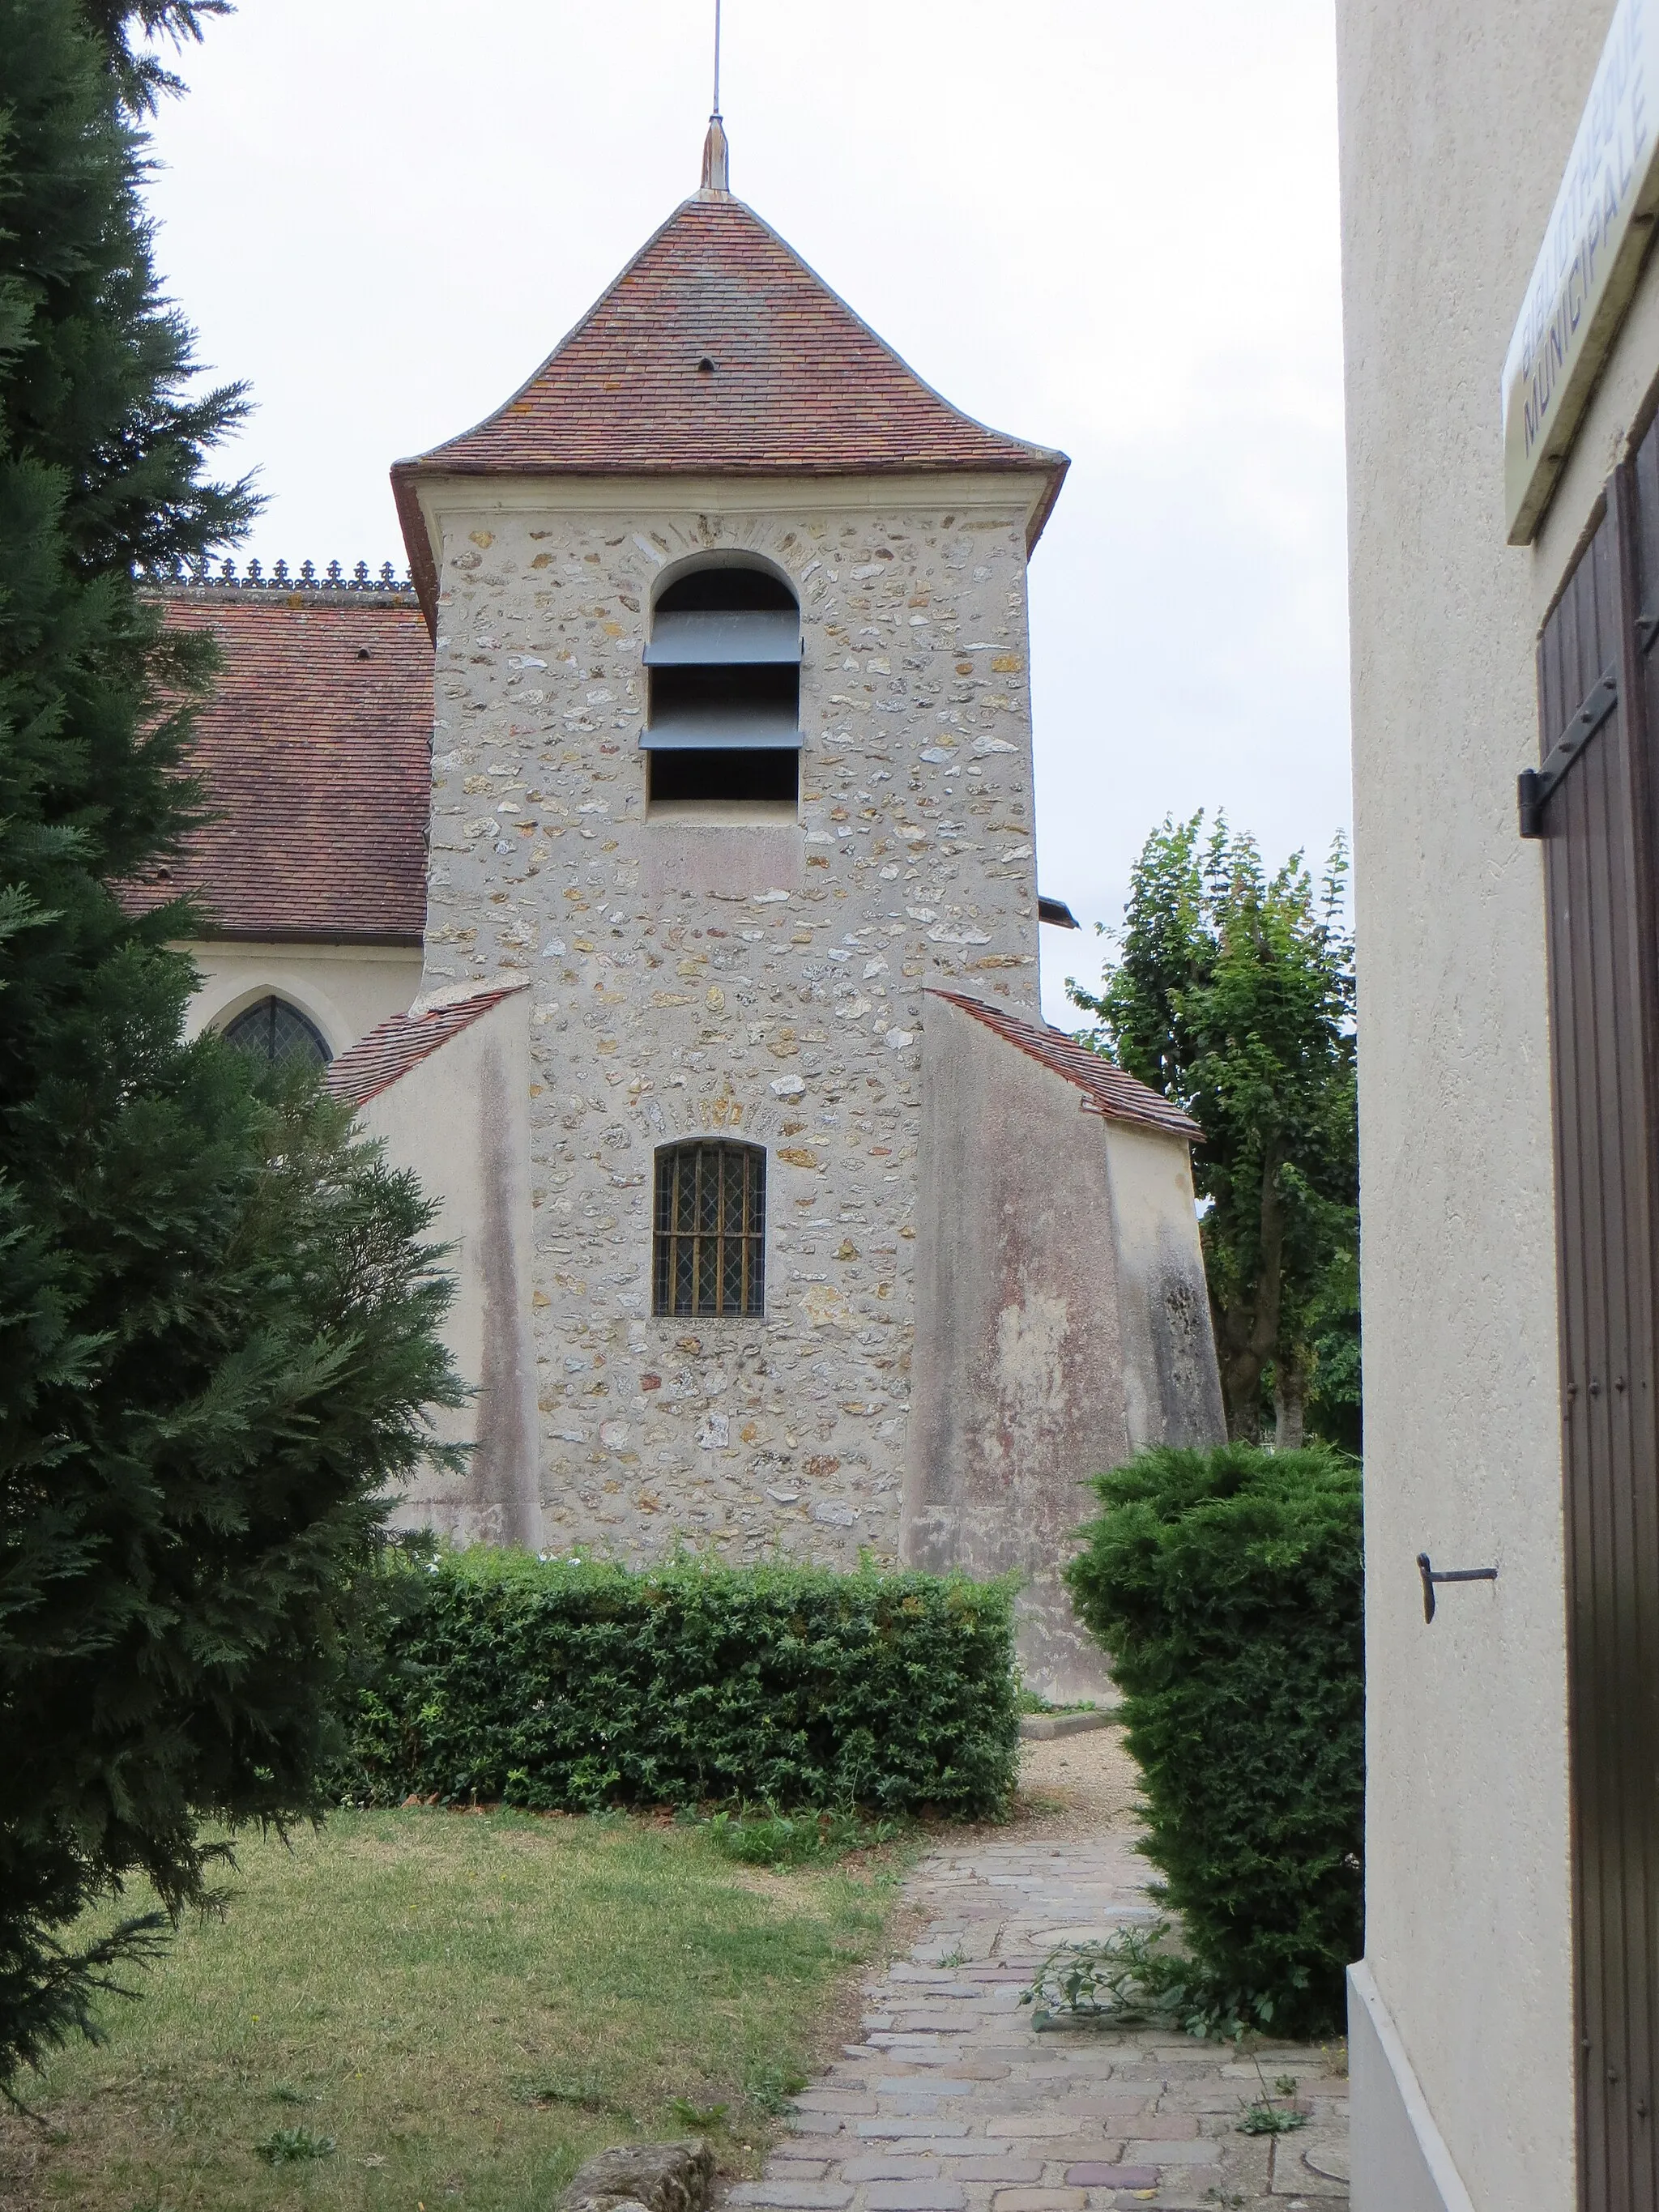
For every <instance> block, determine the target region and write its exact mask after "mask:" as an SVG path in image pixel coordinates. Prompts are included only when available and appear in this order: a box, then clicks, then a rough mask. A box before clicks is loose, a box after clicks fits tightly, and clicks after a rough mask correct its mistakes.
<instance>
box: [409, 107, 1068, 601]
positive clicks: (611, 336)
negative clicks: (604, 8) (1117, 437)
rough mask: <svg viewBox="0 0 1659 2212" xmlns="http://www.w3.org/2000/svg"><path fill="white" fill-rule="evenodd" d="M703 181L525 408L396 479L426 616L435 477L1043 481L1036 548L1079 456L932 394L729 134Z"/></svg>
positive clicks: (551, 366)
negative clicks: (755, 181) (751, 186)
mask: <svg viewBox="0 0 1659 2212" xmlns="http://www.w3.org/2000/svg"><path fill="white" fill-rule="evenodd" d="M716 134H718V143H716ZM703 175H704V179H705V182H704V184H703V186H702V190H701V191H697V192H696V193H694V194H693V195H692V197H690V199H688V200H684V201H682V203H681V204H680V205H679V206H678V208H676V209H675V210H674V212H673V214H672V215H671V216H669V218H668V220H667V222H665V223H664V224H663V226H662V228H660V229H659V231H657V232H656V234H654V236H653V237H652V238H650V239H648V240H647V242H646V243H645V245H644V246H641V249H640V251H639V252H637V253H636V254H635V257H634V258H633V259H632V260H631V261H630V262H629V264H628V266H627V267H626V268H625V269H624V270H623V272H622V274H621V275H620V276H618V277H617V279H616V281H615V282H614V283H612V284H611V287H610V289H608V290H607V291H606V292H605V293H604V294H603V295H602V296H601V297H600V298H599V300H598V301H596V302H595V304H594V305H593V306H592V307H591V308H590V309H589V310H588V312H587V313H586V315H584V316H583V318H582V319H581V320H580V322H579V323H578V324H577V325H576V326H575V328H574V330H573V331H571V332H570V333H569V335H568V337H565V338H563V339H562V341H561V342H560V343H559V344H558V345H557V346H556V348H555V349H554V350H553V352H552V353H551V354H550V355H549V356H548V357H547V359H546V360H545V361H544V362H543V363H542V365H541V367H540V368H538V369H537V371H536V372H535V374H533V375H532V377H531V378H530V380H528V382H527V383H526V384H524V385H523V386H520V389H519V390H518V391H517V392H514V393H513V397H512V398H510V399H508V400H507V401H506V402H505V403H504V404H502V405H501V406H500V407H498V408H497V409H496V410H495V413H494V414H493V415H490V416H486V417H485V419H484V420H483V422H480V423H478V424H477V426H476V427H475V428H472V429H471V430H466V431H464V432H463V433H462V434H461V435H460V436H459V437H458V438H452V439H450V440H449V441H447V443H446V444H444V445H441V446H435V447H433V448H432V450H431V451H430V452H429V453H422V454H419V455H417V456H416V458H414V459H410V460H404V461H399V462H398V464H397V465H395V467H394V468H393V470H392V484H393V489H394V490H395V491H396V493H397V495H398V509H399V513H400V515H401V518H402V520H403V525H404V537H405V538H406V540H407V542H408V544H409V550H410V562H411V567H412V569H413V573H414V575H415V580H416V585H417V586H420V587H421V590H422V599H427V598H428V594H429V593H431V592H435V584H436V579H435V576H434V575H433V574H432V573H431V556H430V550H429V545H428V539H427V535H426V531H425V528H424V526H423V524H422V519H421V516H420V513H419V508H418V502H417V500H416V484H417V483H418V482H419V480H420V479H421V478H422V477H440V476H457V475H479V476H501V475H513V476H521V475H559V476H562V475H567V474H578V475H586V476H674V475H697V476H709V475H719V476H728V475H739V476H740V475H769V476H796V475H820V476H863V475H867V474H872V473H877V472H883V471H886V472H892V473H902V474H921V473H929V472H944V471H960V470H975V471H979V470H993V469H995V470H1003V469H1007V470H1018V471H1029V472H1030V473H1031V474H1032V475H1034V476H1036V477H1042V479H1044V482H1043V483H1042V485H1041V486H1040V487H1034V491H1035V497H1034V500H1033V504H1032V510H1031V519H1030V526H1029V528H1028V533H1027V534H1028V542H1030V543H1032V544H1034V543H1035V542H1036V537H1037V535H1038V533H1039V532H1040V531H1041V530H1042V526H1043V524H1044V522H1045V521H1046V520H1048V513H1049V510H1050V508H1051V507H1053V505H1054V499H1055V497H1056V495H1058V493H1059V490H1060V482H1061V479H1062V478H1063V477H1064V476H1065V473H1066V466H1067V463H1066V456H1065V455H1064V454H1063V453H1054V452H1052V451H1051V450H1049V449H1048V447H1042V446H1034V445H1030V444H1028V443H1027V442H1026V441H1024V439H1020V438H1011V437H1007V436H1005V435H1004V434H1003V433H1002V432H1000V431H999V430H992V429H987V428H986V426H985V425H984V424H983V423H982V422H975V421H974V420H973V418H972V417H971V416H968V415H964V414H963V413H962V412H961V410H959V409H957V408H955V407H952V406H951V404H950V403H949V401H948V400H945V399H943V398H940V396H939V393H938V392H935V391H934V390H933V387H932V386H930V385H927V384H924V383H923V381H922V380H921V378H920V377H919V376H918V375H917V374H915V370H914V369H912V368H909V367H908V365H907V364H906V363H905V362H902V361H901V360H900V358H899V356H897V354H896V353H895V352H894V351H893V349H892V348H891V347H890V346H889V345H887V344H885V343H884V342H883V341H882V340H881V339H880V338H878V337H877V336H876V334H875V332H874V331H872V329H871V328H870V327H869V325H867V324H866V323H864V322H862V321H860V319H859V317H858V316H857V315H855V314H854V313H853V310H852V309H851V308H850V307H848V305H847V303H846V301H844V300H842V299H841V298H840V297H839V296H838V295H836V293H834V292H832V291H831V290H830V289H829V286H828V285H827V284H826V283H824V282H823V278H822V277H820V276H817V273H816V272H815V271H814V270H811V269H810V268H809V267H808V266H807V264H806V263H805V262H804V261H803V260H802V259H801V258H800V256H799V254H798V253H797V252H795V251H794V249H793V247H792V246H789V245H787V243H786V242H785V240H783V239H781V238H780V237H779V235H778V234H777V233H776V232H775V230H773V229H772V228H770V227H769V225H768V224H766V223H764V222H762V220H761V218H760V217H759V216H757V214H756V213H755V212H754V210H753V209H752V208H750V207H748V206H745V204H744V202H743V201H742V200H740V199H738V198H736V197H734V196H733V195H732V193H731V192H730V191H728V190H726V187H725V179H726V140H725V134H724V132H723V131H720V125H719V122H718V118H717V119H716V120H715V121H714V123H713V124H711V126H710V133H709V143H708V146H707V147H706V148H705V151H704V163H703ZM423 569H424V571H425V574H424V575H423V574H422V571H423Z"/></svg>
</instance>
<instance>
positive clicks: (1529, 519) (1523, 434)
mask: <svg viewBox="0 0 1659 2212" xmlns="http://www.w3.org/2000/svg"><path fill="white" fill-rule="evenodd" d="M1656 210H1659V0H1619V5H1618V7H1617V8H1616V9H1614V11H1613V24H1612V27H1611V28H1610V29H1609V30H1608V33H1607V43H1606V45H1605V46H1603V47H1602V49H1601V60H1600V61H1599V62H1598V63H1597V64H1596V65H1595V82H1594V83H1593V84H1592V85H1591V87H1590V95H1589V100H1588V101H1587V102H1586V103H1585V107H1584V112H1583V118H1582V119H1581V121H1580V123H1579V125H1578V135H1577V137H1576V138H1575V139H1574V140H1573V142H1572V152H1571V155H1570V156H1569V158H1568V161H1567V166H1566V171H1565V174H1564V175H1563V177H1562V179H1561V189H1560V191H1559V192H1557V194H1556V196H1555V205H1554V208H1553V210H1552V211H1551V214H1550V220H1549V227H1548V228H1547V230H1546V231H1545V233H1544V243H1543V245H1542V246H1541V248H1540V249H1539V254H1538V259H1537V262H1536V264H1534V269H1533V272H1532V280H1531V282H1530V283H1528V286H1527V296H1526V300H1525V302H1524V304H1523V305H1522V309H1521V319H1520V320H1519V321H1518V322H1517V323H1516V326H1515V335H1514V336H1513V337H1511V338H1510V349H1509V352H1508V354H1507V355H1506V356H1504V513H1505V517H1506V520H1507V521H1508V525H1509V538H1510V544H1511V545H1526V544H1530V542H1531V540H1532V537H1533V533H1534V531H1535V530H1536V529H1537V526H1538V521H1539V518H1540V516H1541V514H1542V513H1543V512H1544V509H1545V507H1546V506H1547V504H1548V501H1549V495H1550V493H1551V492H1552V491H1553V489H1554V487H1555V481H1556V478H1557V477H1559V474H1560V472H1561V470H1562V467H1563V465H1565V461H1566V458H1567V454H1568V452H1569V451H1570V449H1571V444H1572V439H1573V434H1574V432H1575V431H1576V430H1577V427H1578V423H1579V420H1580V418H1581V417H1582V416H1583V411H1584V405H1585V403H1586V401H1587V400H1588V399H1589V394H1590V388H1591V386H1593V385H1594V383H1595V378H1596V374H1597V372H1598V371H1599V370H1600V368H1601V364H1602V362H1604V361H1605V360H1606V359H1607V351H1608V349H1609V347H1610V346H1611V345H1612V343H1613V337H1614V335H1615V333H1616V332H1617V331H1618V328H1619V324H1620V318H1621V317H1622V315H1623V314H1624V312H1625V309H1626V307H1628V306H1629V304H1630V298H1631V295H1632V292H1633V291H1634V290H1635V289H1636V280H1637V276H1638V274H1639V272H1640V269H1641V264H1642V257H1643V254H1644V252H1645V250H1646V248H1647V244H1648V240H1650V238H1651V236H1652V235H1653V228H1654V217H1655V213H1656Z"/></svg>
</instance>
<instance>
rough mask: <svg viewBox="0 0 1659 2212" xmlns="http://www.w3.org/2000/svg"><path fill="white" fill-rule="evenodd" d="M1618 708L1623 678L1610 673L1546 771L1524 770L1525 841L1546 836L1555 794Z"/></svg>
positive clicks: (1559, 741)
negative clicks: (1547, 813) (1546, 810)
mask: <svg viewBox="0 0 1659 2212" xmlns="http://www.w3.org/2000/svg"><path fill="white" fill-rule="evenodd" d="M1618 704H1619V678H1617V677H1616V676H1614V675H1613V674H1612V673H1611V672H1609V673H1608V674H1607V675H1606V676H1604V677H1603V678H1601V682H1600V683H1599V684H1595V686H1594V688H1593V689H1592V690H1591V691H1590V693H1589V696H1588V697H1587V698H1586V699H1585V701H1584V703H1583V706H1582V707H1581V708H1579V709H1578V712H1577V714H1575V715H1574V716H1573V718H1572V720H1571V721H1570V722H1569V723H1568V724H1567V726H1566V728H1565V730H1564V731H1563V732H1562V733H1561V736H1560V737H1559V738H1558V739H1557V741H1556V743H1555V744H1554V745H1553V746H1552V748H1551V750H1550V752H1549V756H1548V757H1547V760H1546V761H1545V763H1544V765H1543V766H1542V768H1523V769H1522V771H1521V775H1520V779H1519V789H1518V797H1519V799H1520V803H1521V835H1522V836H1523V837H1541V836H1543V834H1544V808H1545V806H1546V805H1547V803H1548V800H1549V799H1550V796H1551V793H1553V791H1554V790H1555V788H1556V786H1557V785H1558V784H1559V782H1560V781H1561V779H1562V778H1563V776H1565V774H1566V772H1567V770H1568V769H1570V768H1571V766H1572V764H1573V763H1574V761H1576V760H1577V757H1578V756H1579V754H1580V753H1582V752H1583V750H1584V748H1585V746H1586V745H1587V744H1589V741H1590V739H1591V738H1593V737H1594V736H1595V732H1597V731H1598V730H1599V729H1600V728H1601V725H1602V723H1603V722H1605V721H1606V720H1607V716H1608V715H1609V714H1612V712H1613V708H1615V707H1616V706H1617V705H1618Z"/></svg>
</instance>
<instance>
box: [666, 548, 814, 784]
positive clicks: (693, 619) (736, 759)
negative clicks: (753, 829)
mask: <svg viewBox="0 0 1659 2212" xmlns="http://www.w3.org/2000/svg"><path fill="white" fill-rule="evenodd" d="M800 661H801V632H800V606H799V602H798V601H797V599H796V598H795V595H794V593H793V591H791V589H790V588H789V586H788V585H787V583H786V582H785V581H784V580H783V578H782V577H781V576H780V575H779V574H777V573H776V571H775V570H774V569H770V568H756V567H750V566H747V565H744V566H738V565H736V564H725V565H721V566H719V567H710V568H694V569H692V570H690V572H689V573H687V574H684V575H681V576H678V577H676V578H675V579H674V580H672V581H671V582H670V583H669V584H668V585H666V586H665V588H664V590H663V591H662V592H661V593H660V595H659V598H658V599H657V603H656V605H655V608H654V610H653V617H652V624H651V639H650V642H649V643H648V644H647V647H646V648H645V665H646V669H647V694H648V697H647V713H646V726H645V728H644V730H643V731H642V732H641V735H640V744H641V747H642V748H643V750H644V752H645V757H646V773H647V797H648V800H649V804H650V805H651V807H652V809H653V811H655V810H657V809H659V808H663V807H669V808H673V809H676V810H678V808H681V807H688V806H689V807H695V808H699V809H703V810H721V811H723V810H726V809H727V808H731V807H741V808H745V809H747V808H760V809H763V810H764V811H768V812H772V811H781V810H787V811H790V812H792V813H793V811H794V808H795V806H796V804H797V802H798V799H799V792H800Z"/></svg>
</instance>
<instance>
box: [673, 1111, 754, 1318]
mask: <svg viewBox="0 0 1659 2212" xmlns="http://www.w3.org/2000/svg"><path fill="white" fill-rule="evenodd" d="M653 1258H654V1267H653V1279H652V1310H653V1312H655V1313H659V1314H699V1315H709V1314H759V1313H763V1312H764V1311H765V1310H766V1149H765V1147H764V1146H762V1145H732V1144H724V1143H712V1142H704V1141H702V1140H701V1139H699V1140H696V1141H694V1142H692V1143H690V1144H684V1145H665V1146H662V1148H661V1149H660V1150H659V1152H658V1154H657V1189H656V1249H655V1253H654V1255H653Z"/></svg>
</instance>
